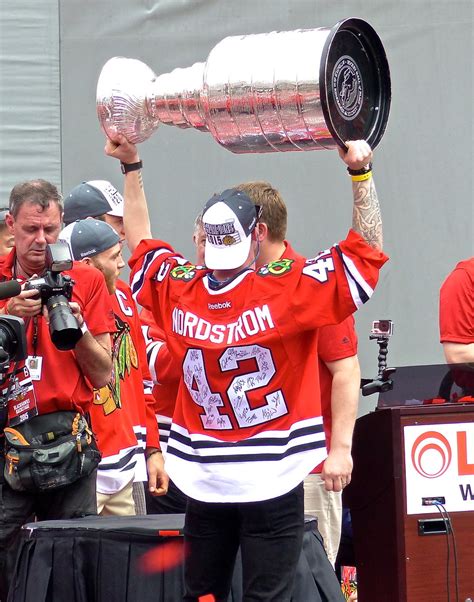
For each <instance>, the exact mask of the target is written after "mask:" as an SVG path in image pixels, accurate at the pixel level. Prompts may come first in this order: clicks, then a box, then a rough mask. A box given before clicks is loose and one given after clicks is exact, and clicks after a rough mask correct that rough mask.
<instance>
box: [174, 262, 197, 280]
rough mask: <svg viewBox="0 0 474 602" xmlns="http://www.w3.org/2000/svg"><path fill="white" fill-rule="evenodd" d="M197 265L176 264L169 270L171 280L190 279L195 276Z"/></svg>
mask: <svg viewBox="0 0 474 602" xmlns="http://www.w3.org/2000/svg"><path fill="white" fill-rule="evenodd" d="M197 269H198V266H195V265H177V266H176V267H175V268H173V269H172V270H171V272H170V276H171V278H173V280H186V281H188V280H192V279H193V278H194V276H196V270H197Z"/></svg>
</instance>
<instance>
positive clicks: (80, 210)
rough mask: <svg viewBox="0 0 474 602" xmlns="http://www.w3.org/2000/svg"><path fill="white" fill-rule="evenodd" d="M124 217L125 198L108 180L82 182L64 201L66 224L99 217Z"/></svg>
mask: <svg viewBox="0 0 474 602" xmlns="http://www.w3.org/2000/svg"><path fill="white" fill-rule="evenodd" d="M104 213H107V214H108V215H115V216H117V217H123V196H122V195H121V194H120V192H119V191H118V190H117V189H116V188H115V186H114V185H113V184H111V183H110V182H108V181H107V180H90V182H82V184H79V185H78V186H76V187H75V188H73V189H72V190H71V192H70V193H69V194H68V195H67V196H66V198H65V199H64V218H63V219H64V223H65V224H71V223H72V222H75V221H77V220H78V219H86V217H98V216H99V215H104Z"/></svg>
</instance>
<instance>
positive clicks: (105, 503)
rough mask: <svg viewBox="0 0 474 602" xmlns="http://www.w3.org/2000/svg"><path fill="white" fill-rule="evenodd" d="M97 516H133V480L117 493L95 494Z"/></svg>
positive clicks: (134, 512)
mask: <svg viewBox="0 0 474 602" xmlns="http://www.w3.org/2000/svg"><path fill="white" fill-rule="evenodd" d="M97 514H100V515H101V516H134V515H135V514H136V511H135V501H134V499H133V480H131V481H130V483H128V485H125V487H124V488H123V489H121V490H120V491H117V493H110V494H106V493H99V492H97Z"/></svg>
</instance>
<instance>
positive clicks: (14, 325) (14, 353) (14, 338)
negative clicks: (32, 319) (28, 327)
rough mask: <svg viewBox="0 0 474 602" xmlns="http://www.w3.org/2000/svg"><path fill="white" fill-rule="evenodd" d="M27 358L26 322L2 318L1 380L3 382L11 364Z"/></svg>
mask: <svg viewBox="0 0 474 602" xmlns="http://www.w3.org/2000/svg"><path fill="white" fill-rule="evenodd" d="M27 357H28V352H27V347H26V336H25V323H24V321H23V320H22V318H17V317H16V316H0V379H1V380H3V378H2V377H3V375H4V374H5V373H6V372H7V371H8V369H9V366H10V362H18V361H20V360H24V359H26V358H27Z"/></svg>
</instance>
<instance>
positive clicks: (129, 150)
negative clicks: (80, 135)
mask: <svg viewBox="0 0 474 602" xmlns="http://www.w3.org/2000/svg"><path fill="white" fill-rule="evenodd" d="M104 151H105V154H106V155H108V156H109V157H114V158H115V159H118V160H119V161H121V162H122V163H138V162H139V161H140V156H139V154H138V150H137V147H136V146H135V144H132V143H131V142H129V141H128V140H127V139H126V138H125V136H124V135H123V134H117V135H116V136H114V138H113V140H111V139H110V138H107V139H106V142H105V148H104Z"/></svg>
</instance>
